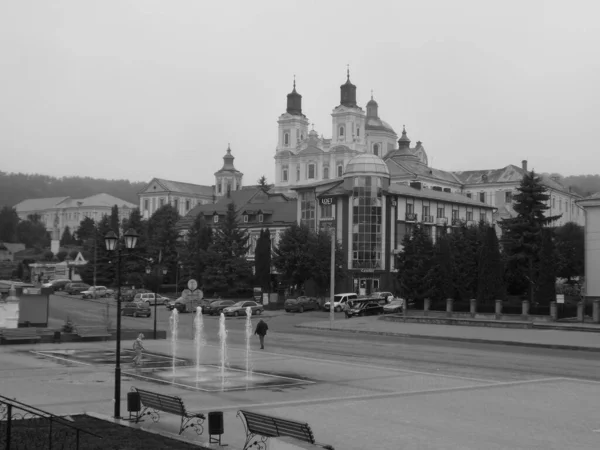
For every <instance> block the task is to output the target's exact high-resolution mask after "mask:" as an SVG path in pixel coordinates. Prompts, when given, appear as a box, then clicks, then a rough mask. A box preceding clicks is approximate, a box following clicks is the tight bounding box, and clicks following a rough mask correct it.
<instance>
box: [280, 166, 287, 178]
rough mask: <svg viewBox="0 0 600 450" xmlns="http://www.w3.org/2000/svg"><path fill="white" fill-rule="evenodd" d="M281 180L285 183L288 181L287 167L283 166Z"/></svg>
mask: <svg viewBox="0 0 600 450" xmlns="http://www.w3.org/2000/svg"><path fill="white" fill-rule="evenodd" d="M281 179H282V181H287V180H288V168H287V166H285V167H284V168H283V170H282V172H281Z"/></svg>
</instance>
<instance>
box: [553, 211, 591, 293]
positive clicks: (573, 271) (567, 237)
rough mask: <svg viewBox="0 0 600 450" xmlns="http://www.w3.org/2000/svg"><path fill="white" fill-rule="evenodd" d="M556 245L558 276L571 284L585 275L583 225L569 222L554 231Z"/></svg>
mask: <svg viewBox="0 0 600 450" xmlns="http://www.w3.org/2000/svg"><path fill="white" fill-rule="evenodd" d="M554 235H555V244H556V275H557V276H558V277H561V278H566V279H567V280H568V282H571V280H572V279H573V278H577V277H582V276H584V275H585V270H584V230H583V227H582V226H581V225H578V224H576V223H574V222H568V223H566V224H564V225H563V226H562V227H558V228H556V229H555V230H554Z"/></svg>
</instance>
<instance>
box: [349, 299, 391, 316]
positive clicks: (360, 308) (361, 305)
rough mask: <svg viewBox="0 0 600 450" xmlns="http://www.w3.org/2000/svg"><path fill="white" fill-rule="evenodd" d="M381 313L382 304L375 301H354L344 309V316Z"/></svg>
mask: <svg viewBox="0 0 600 450" xmlns="http://www.w3.org/2000/svg"><path fill="white" fill-rule="evenodd" d="M378 314H383V306H381V305H380V304H379V303H376V302H368V303H367V302H355V303H353V304H352V305H351V306H350V309H349V310H347V311H346V316H348V317H352V316H359V317H362V316H375V315H378Z"/></svg>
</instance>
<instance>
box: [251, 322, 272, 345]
mask: <svg viewBox="0 0 600 450" xmlns="http://www.w3.org/2000/svg"><path fill="white" fill-rule="evenodd" d="M268 329H269V325H267V323H266V322H265V321H264V320H262V319H260V320H259V322H258V323H257V324H256V330H254V334H257V335H258V338H259V339H260V349H261V350H264V349H265V336H266V335H267V330H268Z"/></svg>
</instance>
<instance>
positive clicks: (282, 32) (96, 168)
mask: <svg viewBox="0 0 600 450" xmlns="http://www.w3.org/2000/svg"><path fill="white" fill-rule="evenodd" d="M599 13H600V2H597V1H589V2H583V1H573V0H572V1H569V2H567V1H564V0H562V1H550V0H547V1H528V0H521V1H507V0H504V1H494V2H492V1H481V0H474V1H461V0H453V1H448V0H439V1H434V0H431V1H427V0H420V1H410V2H404V1H399V0H389V1H383V0H382V1H377V0H370V1H367V2H365V1H360V2H359V1H352V0H343V1H337V0H335V1H334V0H320V1H310V0H303V1H286V0H272V1H261V0H241V1H238V0H228V1H204V0H160V1H159V0H52V1H51V0H1V1H0V55H1V57H0V153H1V155H2V159H1V160H2V163H1V164H0V170H3V171H8V172H26V173H43V174H48V175H54V176H69V175H81V176H91V177H98V178H125V179H130V180H132V181H149V180H150V179H151V178H153V177H161V178H167V179H172V180H179V181H186V182H192V183H198V184H213V182H214V177H213V174H214V172H215V171H216V170H218V169H220V168H221V166H222V163H223V160H222V157H223V155H224V153H225V150H226V149H227V144H228V143H231V148H232V152H233V154H234V156H235V158H236V159H235V165H236V168H237V169H238V170H241V171H242V172H244V174H245V176H244V183H245V184H254V183H255V182H256V180H257V179H258V178H259V176H260V175H262V174H264V175H266V176H267V179H268V180H269V181H272V180H273V179H274V167H275V164H274V160H273V156H274V154H275V146H276V143H277V118H278V116H279V115H280V114H281V113H283V112H284V111H285V107H286V95H287V94H288V93H289V92H290V91H291V88H292V78H293V75H294V74H296V79H297V88H298V91H299V92H300V93H301V94H302V96H303V98H302V106H303V112H304V114H306V115H307V117H308V119H309V120H310V121H311V122H314V124H315V129H316V130H317V131H318V132H319V134H321V133H322V134H324V135H325V137H330V136H331V116H330V114H331V110H332V109H333V108H334V107H335V106H337V105H338V104H339V101H340V99H339V87H340V85H341V84H342V83H343V82H345V78H346V64H350V73H351V80H352V82H353V83H354V84H355V85H357V88H358V89H357V97H358V102H359V104H360V105H361V106H363V108H364V105H365V103H366V102H367V101H368V100H369V97H370V91H371V89H373V90H374V93H375V99H376V100H377V101H378V103H379V113H380V114H379V115H380V117H381V118H382V119H383V120H385V121H387V122H388V123H390V124H391V125H392V126H393V127H394V128H395V130H396V131H397V132H398V133H400V132H401V130H402V125H403V124H405V125H406V128H407V131H408V136H409V137H410V138H411V139H412V141H413V143H415V142H416V141H417V140H421V141H423V145H424V146H425V148H426V150H427V152H428V155H429V161H430V164H431V165H433V166H434V167H437V168H440V169H445V170H474V169H491V168H499V167H504V166H506V165H507V164H516V165H520V164H521V160H522V159H528V160H529V167H530V168H532V167H533V168H535V169H536V170H537V171H540V172H560V173H562V174H564V175H572V174H595V173H598V172H600V169H599V167H600V151H599V150H598V141H597V139H598V135H599V133H598V123H599V121H600V87H599V86H600V83H599V82H600V57H599V55H600V27H598V22H597V20H598V15H599Z"/></svg>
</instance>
